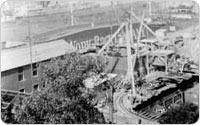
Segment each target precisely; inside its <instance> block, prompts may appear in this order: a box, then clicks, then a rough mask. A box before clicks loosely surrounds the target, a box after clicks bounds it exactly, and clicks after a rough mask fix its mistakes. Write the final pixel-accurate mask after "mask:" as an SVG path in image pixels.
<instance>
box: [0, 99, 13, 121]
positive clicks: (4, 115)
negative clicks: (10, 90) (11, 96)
mask: <svg viewBox="0 0 200 125" xmlns="http://www.w3.org/2000/svg"><path fill="white" fill-rule="evenodd" d="M2 105H3V104H2V103H1V119H2V121H3V122H5V123H12V124H16V123H17V121H16V120H15V118H14V114H13V113H12V109H13V104H10V105H9V106H8V107H7V109H3V108H2Z"/></svg>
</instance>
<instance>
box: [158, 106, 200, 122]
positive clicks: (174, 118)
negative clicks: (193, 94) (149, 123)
mask: <svg viewBox="0 0 200 125" xmlns="http://www.w3.org/2000/svg"><path fill="white" fill-rule="evenodd" d="M198 118H199V107H198V106H197V105H195V104H193V103H185V104H181V105H180V106H175V107H172V108H171V109H169V110H168V111H167V112H166V113H165V114H163V115H162V116H161V117H160V119H159V120H158V122H159V123H161V124H193V123H195V122H196V121H197V120H198Z"/></svg>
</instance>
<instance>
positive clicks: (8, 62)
mask: <svg viewBox="0 0 200 125" xmlns="http://www.w3.org/2000/svg"><path fill="white" fill-rule="evenodd" d="M74 51H76V49H75V48H74V47H73V46H72V45H70V44H69V43H67V42H66V41H65V40H56V41H51V42H45V43H40V44H35V45H32V63H35V62H40V61H44V60H47V59H51V58H54V57H58V56H61V55H64V54H65V53H71V52H74ZM30 59H31V58H30V47H29V46H25V47H19V48H13V49H7V50H2V51H1V72H2V71H7V70H10V69H13V68H17V67H21V66H24V65H27V64H30V62H31V61H30Z"/></svg>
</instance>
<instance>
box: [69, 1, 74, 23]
mask: <svg viewBox="0 0 200 125" xmlns="http://www.w3.org/2000/svg"><path fill="white" fill-rule="evenodd" d="M70 14H71V25H72V26H73V25H74V15H73V5H72V4H70Z"/></svg>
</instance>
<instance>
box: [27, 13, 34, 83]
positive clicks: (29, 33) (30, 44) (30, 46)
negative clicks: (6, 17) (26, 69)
mask: <svg viewBox="0 0 200 125" xmlns="http://www.w3.org/2000/svg"><path fill="white" fill-rule="evenodd" d="M27 17H28V42H29V50H30V66H31V82H32V84H33V60H32V38H31V25H30V16H29V12H27Z"/></svg>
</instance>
